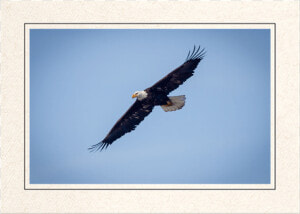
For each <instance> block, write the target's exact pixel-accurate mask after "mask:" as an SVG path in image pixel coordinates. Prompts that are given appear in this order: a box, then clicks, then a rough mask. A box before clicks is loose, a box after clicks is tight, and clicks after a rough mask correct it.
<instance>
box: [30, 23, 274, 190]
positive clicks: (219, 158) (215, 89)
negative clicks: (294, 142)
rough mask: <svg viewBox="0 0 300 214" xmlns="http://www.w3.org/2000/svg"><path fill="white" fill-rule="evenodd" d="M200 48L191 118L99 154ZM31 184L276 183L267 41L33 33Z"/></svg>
mask: <svg viewBox="0 0 300 214" xmlns="http://www.w3.org/2000/svg"><path fill="white" fill-rule="evenodd" d="M194 45H201V47H205V48H206V50H207V54H206V57H205V58H204V59H203V61H201V62H200V64H199V65H198V67H197V69H196V71H195V74H194V76H193V77H191V78H190V79H189V80H187V81H186V82H185V83H184V84H183V85H182V86H180V87H179V88H178V89H177V90H175V91H173V92H172V93H171V94H170V95H183V94H184V95H186V98H187V100H186V105H185V106H184V107H183V109H181V110H179V111H175V112H167V113H166V112H164V111H163V110H162V109H161V107H159V106H158V107H155V109H154V110H153V112H152V113H151V114H150V115H149V116H148V117H146V118H145V120H144V121H143V122H142V123H141V124H140V125H139V126H138V127H137V128H136V130H135V131H133V132H131V133H129V134H126V135H124V136H123V137H122V138H120V139H118V140H117V141H115V142H114V143H113V144H112V145H111V146H109V147H108V148H107V149H106V150H103V151H102V152H96V153H90V152H89V151H88V147H90V146H91V145H93V144H96V143H98V142H99V141H101V140H102V139H103V138H104V137H105V136H106V134H107V133H108V131H109V130H110V129H111V128H112V126H113V125H114V124H115V122H116V121H117V120H118V119H119V118H120V117H121V116H122V115H123V114H124V113H125V111H126V110H127V109H128V108H129V107H130V105H131V104H132V103H133V102H134V101H135V100H133V99H132V98H131V95H132V94H133V92H134V91H137V90H143V89H146V88H147V87H149V86H151V85H153V84H154V83H155V82H156V81H158V80H160V79H161V78H162V77H164V76H165V75H167V74H168V73H169V72H171V71H172V70H173V69H175V68H177V67H178V66H180V65H181V64H182V63H183V62H184V60H185V58H186V56H187V54H188V51H189V50H191V49H193V46H194ZM30 183H32V184H91V183H93V184H267V183H270V32H269V30H262V29H256V30H255V29H253V30H234V29H228V30H209V29H203V30H185V29H176V30H147V29H145V30H109V29H107V30H59V29H53V30H45V29H35V30H31V31H30Z"/></svg>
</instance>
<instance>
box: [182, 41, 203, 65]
mask: <svg viewBox="0 0 300 214" xmlns="http://www.w3.org/2000/svg"><path fill="white" fill-rule="evenodd" d="M205 54H206V51H205V48H201V46H200V45H199V46H198V48H197V49H196V46H195V45H194V48H193V51H192V53H191V54H190V51H189V54H188V56H187V58H186V60H185V62H188V61H190V60H202V59H203V58H204V56H205Z"/></svg>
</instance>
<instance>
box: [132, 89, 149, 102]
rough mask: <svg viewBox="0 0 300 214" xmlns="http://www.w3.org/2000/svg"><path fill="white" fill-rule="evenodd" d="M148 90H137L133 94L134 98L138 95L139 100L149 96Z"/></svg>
mask: <svg viewBox="0 0 300 214" xmlns="http://www.w3.org/2000/svg"><path fill="white" fill-rule="evenodd" d="M147 95H148V94H147V92H146V91H136V92H134V94H133V95H132V98H135V97H137V99H138V100H143V99H145V98H146V97H147Z"/></svg>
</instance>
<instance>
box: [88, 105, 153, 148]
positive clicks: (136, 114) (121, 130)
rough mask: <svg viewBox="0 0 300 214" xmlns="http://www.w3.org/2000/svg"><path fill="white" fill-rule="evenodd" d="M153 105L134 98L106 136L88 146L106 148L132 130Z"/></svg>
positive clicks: (149, 111)
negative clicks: (133, 101) (132, 102)
mask: <svg viewBox="0 0 300 214" xmlns="http://www.w3.org/2000/svg"><path fill="white" fill-rule="evenodd" d="M153 108H154V106H153V105H151V104H146V103H144V102H142V101H139V100H136V101H135V103H134V104H133V105H132V106H131V107H130V108H129V109H128V110H127V112H126V113H125V114H124V115H123V116H122V117H121V118H120V119H119V120H118V121H117V122H116V124H115V125H114V126H113V127H112V129H111V130H110V132H109V133H108V134H107V136H106V137H105V138H104V139H103V140H102V141H101V142H99V143H98V144H95V145H93V146H91V147H90V148H89V150H91V151H97V150H99V149H101V150H102V149H104V148H107V147H108V146H109V145H110V144H112V143H113V142H114V141H115V140H117V139H118V138H120V137H122V136H123V135H124V134H126V133H128V132H131V131H133V130H134V129H135V128H136V126H137V125H138V124H140V122H142V121H143V120H144V118H145V117H146V116H147V115H148V114H150V113H151V111H152V110H153Z"/></svg>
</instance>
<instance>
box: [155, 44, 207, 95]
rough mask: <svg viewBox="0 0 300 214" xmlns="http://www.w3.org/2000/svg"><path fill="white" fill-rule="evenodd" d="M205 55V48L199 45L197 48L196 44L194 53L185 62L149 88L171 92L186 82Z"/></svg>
mask: <svg viewBox="0 0 300 214" xmlns="http://www.w3.org/2000/svg"><path fill="white" fill-rule="evenodd" d="M204 55H205V51H204V49H200V46H199V47H198V49H197V50H196V47H195V46H194V49H193V51H192V53H190V52H189V54H188V56H187V58H186V60H185V62H184V63H183V64H182V65H181V66H179V67H178V68H176V69H175V70H174V71H172V72H171V73H169V74H168V75H167V76H165V77H164V78H162V79H161V80H159V81H158V82H157V83H155V84H154V85H153V86H151V87H150V88H149V90H151V91H157V92H159V91H162V92H165V93H166V94H169V93H170V92H171V91H173V90H175V89H176V88H178V87H179V86H180V85H181V84H182V83H184V82H185V81H186V80H187V79H188V78H189V77H191V76H193V74H194V70H195V69H196V67H197V65H198V64H199V62H200V61H201V60H202V59H203V57H204Z"/></svg>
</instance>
